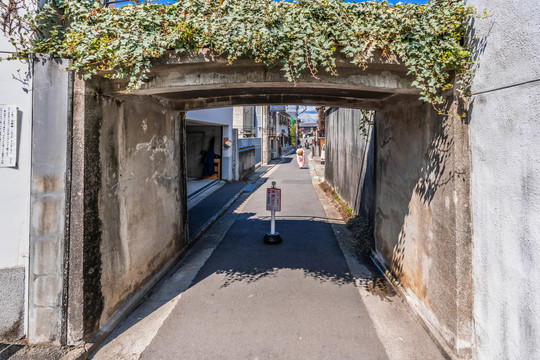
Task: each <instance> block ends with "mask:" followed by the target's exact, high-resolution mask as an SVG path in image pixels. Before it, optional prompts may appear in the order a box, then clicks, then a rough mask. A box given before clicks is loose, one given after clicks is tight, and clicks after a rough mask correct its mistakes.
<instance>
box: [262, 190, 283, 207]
mask: <svg viewBox="0 0 540 360" xmlns="http://www.w3.org/2000/svg"><path fill="white" fill-rule="evenodd" d="M266 210H269V211H270V210H274V211H281V189H277V188H267V189H266Z"/></svg>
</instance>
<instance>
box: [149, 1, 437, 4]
mask: <svg viewBox="0 0 540 360" xmlns="http://www.w3.org/2000/svg"><path fill="white" fill-rule="evenodd" d="M157 2H158V3H161V4H166V3H172V2H175V0H159V1H157ZM345 2H362V1H361V0H360V1H359V0H345ZM389 2H390V4H396V3H398V2H400V1H399V0H389ZM401 2H407V3H414V4H425V3H427V0H402V1H401Z"/></svg>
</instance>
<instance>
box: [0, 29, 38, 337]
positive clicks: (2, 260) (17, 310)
mask: <svg viewBox="0 0 540 360" xmlns="http://www.w3.org/2000/svg"><path fill="white" fill-rule="evenodd" d="M12 50H13V49H12V47H11V45H10V43H9V42H8V41H7V39H6V37H4V36H3V34H1V33H0V51H2V53H0V57H2V58H6V57H7V54H6V53H5V52H8V51H12ZM0 85H1V86H0V89H1V91H0V104H5V105H16V106H17V108H18V126H19V129H18V131H19V134H18V137H19V141H18V159H17V167H16V168H0V284H1V285H0V303H1V304H2V305H3V306H2V307H3V309H0V338H2V337H5V338H8V339H9V338H11V337H12V336H17V335H20V334H21V332H22V331H23V317H24V311H23V309H24V306H23V305H24V294H25V289H26V286H25V283H24V281H25V280H24V279H25V278H26V276H25V268H26V265H27V261H28V247H29V245H28V239H29V217H30V164H31V152H30V149H31V132H32V98H31V90H32V81H31V77H30V69H29V66H28V64H27V63H23V62H20V61H1V62H0ZM21 312H22V313H21ZM14 324H18V325H17V326H18V330H17V331H16V334H13V333H11V330H10V333H9V334H5V331H6V329H10V328H12V326H13V325H14Z"/></svg>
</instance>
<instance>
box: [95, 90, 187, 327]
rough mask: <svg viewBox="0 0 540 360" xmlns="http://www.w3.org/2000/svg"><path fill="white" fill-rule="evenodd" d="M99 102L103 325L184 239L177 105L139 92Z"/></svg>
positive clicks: (101, 323) (160, 266)
mask: <svg viewBox="0 0 540 360" xmlns="http://www.w3.org/2000/svg"><path fill="white" fill-rule="evenodd" d="M102 109H103V115H104V116H103V120H102V124H101V128H100V139H99V153H100V164H101V186H100V191H99V217H100V219H101V223H102V228H101V246H100V249H99V250H100V252H101V264H102V267H101V292H102V294H103V312H102V314H101V318H100V327H101V326H103V325H105V323H106V321H107V320H108V319H109V318H110V317H111V316H112V315H113V314H114V312H115V311H116V310H117V309H118V307H119V306H120V305H122V304H123V302H124V301H125V300H126V299H127V298H128V297H129V296H130V295H132V294H133V293H134V292H136V291H137V290H138V289H140V288H141V286H142V285H144V284H145V283H146V282H147V281H148V280H149V278H150V277H151V276H153V275H154V274H155V273H156V272H157V271H158V270H160V269H161V268H162V267H163V266H164V265H165V264H166V263H167V262H168V261H169V260H170V259H171V258H172V256H173V255H175V254H176V253H177V252H178V251H179V249H180V248H182V246H183V245H185V244H186V241H187V239H183V238H182V234H183V229H182V226H181V225H182V221H181V198H180V190H179V187H180V185H181V182H182V181H184V180H183V174H180V168H179V164H180V159H179V156H180V154H179V150H180V144H179V136H180V135H179V131H180V128H179V118H178V116H179V115H178V113H177V112H169V111H164V109H163V108H162V107H160V106H159V105H157V104H155V103H152V102H149V101H145V100H144V99H136V98H135V99H130V100H127V101H125V102H123V103H121V104H119V103H117V102H115V101H103V103H102ZM150 209H151V210H150Z"/></svg>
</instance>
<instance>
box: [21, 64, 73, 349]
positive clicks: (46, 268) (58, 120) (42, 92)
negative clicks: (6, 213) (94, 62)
mask: <svg viewBox="0 0 540 360" xmlns="http://www.w3.org/2000/svg"><path fill="white" fill-rule="evenodd" d="M67 66H68V62H67V61H65V60H64V61H61V60H55V61H36V62H35V63H34V91H33V107H34V109H39V111H34V113H33V138H32V184H31V218H30V226H31V227H30V269H29V270H30V271H29V273H30V275H29V290H28V297H29V300H28V302H29V304H28V306H29V310H28V317H29V319H28V333H27V335H28V339H29V341H30V342H31V343H33V344H55V345H60V344H62V343H63V341H64V337H65V322H64V313H65V305H66V301H65V294H66V293H65V287H66V286H67V284H66V282H65V274H64V264H65V250H66V249H65V242H66V239H67V237H68V236H69V230H68V225H69V222H68V219H67V218H66V209H67V206H68V201H69V183H68V182H69V178H70V174H69V171H70V166H69V165H70V157H69V155H70V154H69V151H70V142H71V136H70V131H71V129H72V126H71V100H72V91H71V90H72V77H71V74H70V73H68V72H67V71H65V69H66V68H67Z"/></svg>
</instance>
